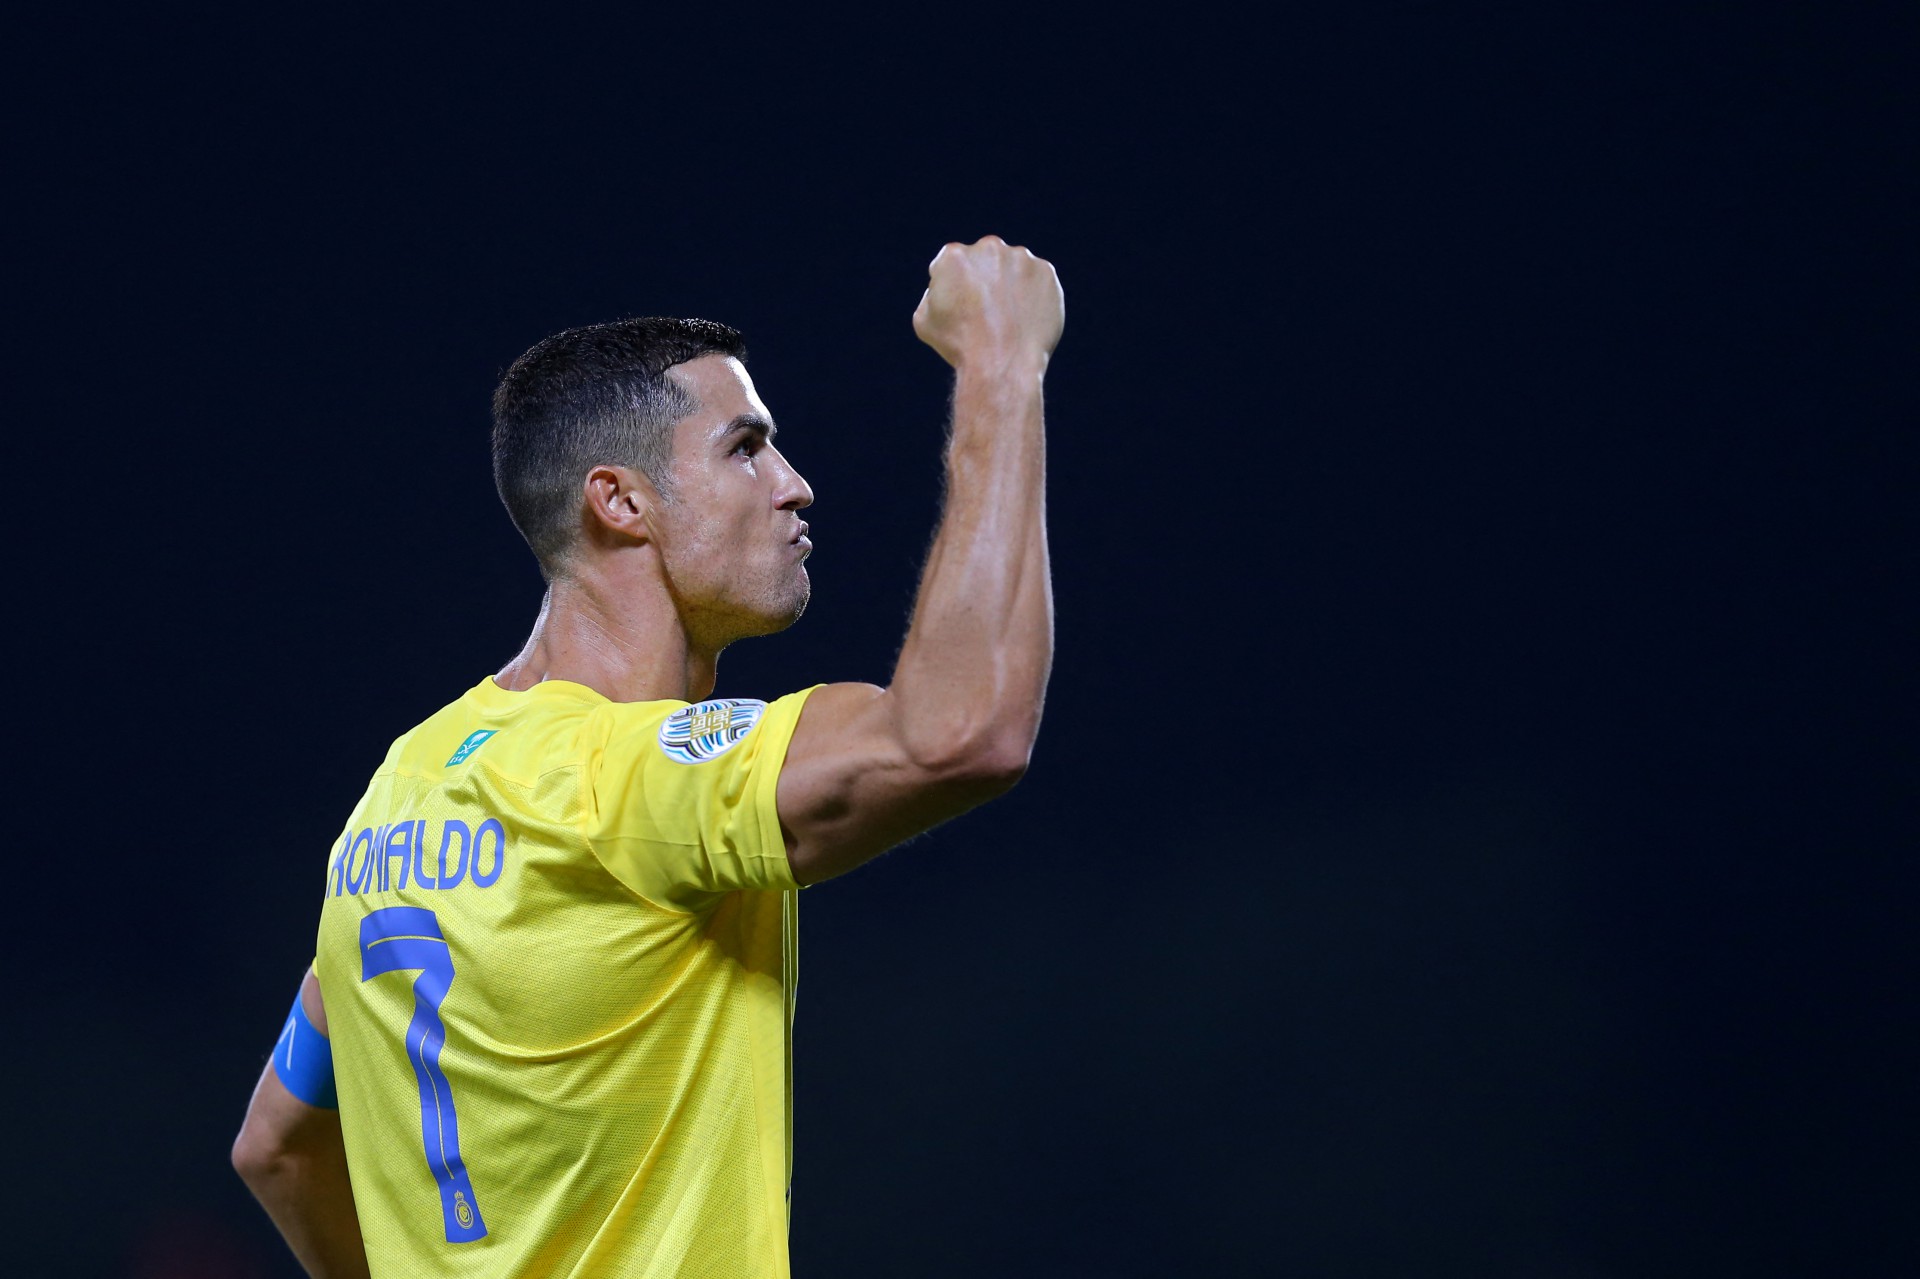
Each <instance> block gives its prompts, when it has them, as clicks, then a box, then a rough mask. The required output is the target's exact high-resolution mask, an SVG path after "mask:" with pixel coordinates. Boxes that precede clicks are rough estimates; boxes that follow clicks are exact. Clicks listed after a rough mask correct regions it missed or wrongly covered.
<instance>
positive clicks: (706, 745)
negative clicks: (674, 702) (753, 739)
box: [660, 697, 767, 764]
mask: <svg viewBox="0 0 1920 1279" xmlns="http://www.w3.org/2000/svg"><path fill="white" fill-rule="evenodd" d="M766 713H767V704H766V703H765V702H759V701H755V700H754V699H753V698H751V697H722V698H717V699H715V700H714V701H711V702H701V703H699V704H698V705H696V706H689V707H687V708H686V709H685V710H682V711H675V712H674V713H673V714H671V715H669V716H667V720H666V722H665V723H664V724H662V725H660V749H661V750H663V751H665V752H666V753H667V758H668V759H671V760H677V761H679V762H680V763H682V764H698V763H699V762H700V761H701V760H703V759H712V758H713V757H714V756H716V755H724V754H726V752H727V751H728V750H729V749H731V748H732V746H733V744H734V743H735V742H737V741H739V740H740V739H741V738H743V737H745V736H746V735H747V734H748V733H750V732H752V731H753V726H754V725H755V724H758V723H759V722H760V717H761V716H762V715H764V714H766Z"/></svg>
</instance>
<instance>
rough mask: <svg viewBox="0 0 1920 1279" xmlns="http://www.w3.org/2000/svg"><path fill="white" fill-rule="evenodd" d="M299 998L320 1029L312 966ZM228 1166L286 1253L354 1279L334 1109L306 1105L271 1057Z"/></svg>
mask: <svg viewBox="0 0 1920 1279" xmlns="http://www.w3.org/2000/svg"><path fill="white" fill-rule="evenodd" d="M300 1002H301V1003H302V1005H303V1006H304V1007H305V1008H306V1012H307V1017H308V1018H309V1019H310V1020H311V1021H312V1022H313V1024H314V1026H315V1027H316V1028H317V1029H319V1030H320V1031H321V1033H323V1034H324V1033H325V1032H326V1028H327V1013H326V1007H325V1005H324V1004H322V1003H321V1000H320V982H319V979H318V978H316V977H315V976H314V975H313V973H312V971H311V970H309V971H308V973H307V977H306V980H305V981H304V982H303V983H301V987H300ZM233 1167H234V1171H236V1172H238V1173H239V1174H240V1177H241V1180H243V1181H245V1182H246V1183H247V1189H249V1190H251V1191H252V1192H253V1197H254V1198H256V1199H258V1200H259V1201H260V1206H261V1207H262V1208H265V1209H266V1210H267V1215H268V1216H269V1217H271V1218H273V1224H274V1225H275V1226H277V1227H279V1229H280V1234H281V1236H282V1237H283V1238H285V1239H286V1241H287V1246H288V1247H289V1248H291V1249H293V1255H294V1256H295V1257H297V1258H299V1260H300V1264H301V1265H302V1266H305V1267H306V1270H307V1273H308V1274H310V1275H313V1276H315V1279H360V1277H361V1276H364V1275H366V1274H367V1253H366V1248H365V1246H364V1245H363V1244H362V1243H361V1239H360V1218H359V1216H358V1215H357V1214H356V1213H355V1211H354V1206H353V1187H352V1186H351V1185H350V1184H349V1183H348V1181H347V1150H346V1146H345V1145H344V1144H343V1143H342V1142H341V1138H340V1112H339V1111H337V1110H322V1109H320V1108H319V1107H317V1106H309V1105H308V1104H307V1103H306V1102H304V1101H301V1100H300V1099H299V1098H298V1097H296V1096H294V1095H293V1094H292V1093H290V1092H288V1091H287V1087H286V1085H285V1084H283V1083H281V1082H280V1078H279V1076H278V1075H276V1074H274V1070H273V1063H272V1062H268V1063H267V1068H266V1069H265V1070H263V1071H262V1072H261V1073H260V1082H259V1084H257V1085H256V1086H255V1087H254V1090H253V1101H252V1103H251V1104H249V1105H248V1107H247V1118H246V1122H245V1123H243V1124H242V1125H241V1126H240V1135H239V1137H237V1138H235V1140H234V1143H233Z"/></svg>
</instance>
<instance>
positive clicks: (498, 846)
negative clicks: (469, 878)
mask: <svg viewBox="0 0 1920 1279" xmlns="http://www.w3.org/2000/svg"><path fill="white" fill-rule="evenodd" d="M488 831H492V832H493V870H492V871H491V872H490V873H488V874H486V875H484V876H483V875H481V873H480V841H481V840H483V839H485V838H486V836H487V832H488ZM506 868H507V828H506V827H504V826H502V825H501V824H500V819H499V818H497V817H489V818H487V820H486V821H484V822H481V823H480V829H479V830H477V831H475V832H473V886H474V887H475V888H491V887H493V883H494V881H495V880H497V879H499V878H500V872H501V871H503V870H505V869H506Z"/></svg>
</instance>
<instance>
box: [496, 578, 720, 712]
mask: <svg viewBox="0 0 1920 1279" xmlns="http://www.w3.org/2000/svg"><path fill="white" fill-rule="evenodd" d="M718 661H719V653H718V652H717V651H711V652H710V651H702V650H700V649H698V648H696V647H694V645H693V644H692V642H691V641H690V640H689V639H688V637H687V632H686V627H685V626H684V625H682V623H681V621H680V615H679V612H678V610H677V609H675V607H674V604H673V599H672V597H671V596H670V595H669V594H668V592H667V591H666V589H665V587H664V584H660V583H652V582H649V581H640V582H634V581H617V580H613V579H612V578H610V577H608V576H605V575H596V574H593V573H591V572H588V573H585V574H582V575H578V576H571V577H556V578H554V579H553V581H552V583H551V584H550V585H549V586H548V587H547V595H546V598H545V599H544V600H542V601H541V604H540V616H539V617H538V618H537V619H536V620H535V621H534V624H533V634H531V635H529V636H528V637H527V643H526V646H525V647H524V648H522V649H521V650H520V653H519V655H518V656H516V657H515V658H514V659H513V660H512V661H510V662H508V663H507V664H506V665H505V666H504V667H502V668H501V669H500V672H499V673H498V674H497V675H495V676H494V682H495V683H497V684H498V685H500V687H501V688H505V689H512V690H515V691H519V690H524V689H529V688H532V687H533V686H534V685H535V684H538V683H540V682H542V681H543V680H550V679H563V680H566V681H568V682H569V683H574V684H584V685H586V686H587V687H588V688H590V689H592V690H593V691H594V692H596V693H598V694H600V695H601V696H602V697H605V698H606V699H607V700H609V701H614V702H652V701H660V700H664V699H668V698H672V699H675V700H678V701H690V702H693V701H700V700H702V699H704V698H705V697H706V696H707V695H708V694H709V693H711V692H713V681H714V672H715V669H716V667H717V664H718Z"/></svg>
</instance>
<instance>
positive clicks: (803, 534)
mask: <svg viewBox="0 0 1920 1279" xmlns="http://www.w3.org/2000/svg"><path fill="white" fill-rule="evenodd" d="M789 545H791V546H796V547H798V548H800V556H801V558H802V559H805V558H806V557H807V556H809V555H811V554H813V539H812V538H810V537H808V536H807V525H806V523H805V522H804V521H803V522H802V523H801V525H800V528H799V530H798V531H796V532H795V533H794V535H793V540H792V541H791V542H790V543H789Z"/></svg>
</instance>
